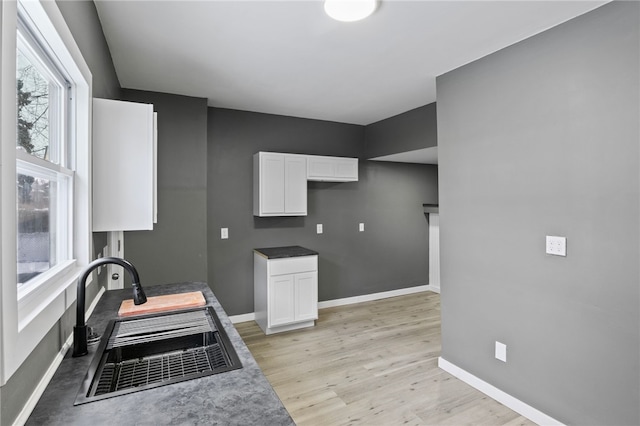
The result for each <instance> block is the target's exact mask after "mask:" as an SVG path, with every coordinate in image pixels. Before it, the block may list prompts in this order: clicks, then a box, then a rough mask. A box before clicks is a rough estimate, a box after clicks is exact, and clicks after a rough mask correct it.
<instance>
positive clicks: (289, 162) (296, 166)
mask: <svg viewBox="0 0 640 426" xmlns="http://www.w3.org/2000/svg"><path fill="white" fill-rule="evenodd" d="M284 212H285V213H287V214H298V215H303V216H304V215H306V214H307V159H306V157H304V156H300V155H285V157H284Z"/></svg>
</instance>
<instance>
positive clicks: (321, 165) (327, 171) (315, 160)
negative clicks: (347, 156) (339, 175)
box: [308, 155, 335, 180]
mask: <svg viewBox="0 0 640 426" xmlns="http://www.w3.org/2000/svg"><path fill="white" fill-rule="evenodd" d="M308 161H309V164H308V167H309V174H308V178H309V179H310V180H313V179H323V178H327V177H333V176H334V175H335V163H334V161H333V159H332V158H330V157H319V156H311V155H310V156H309V157H308Z"/></svg>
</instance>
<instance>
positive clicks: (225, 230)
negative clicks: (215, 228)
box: [220, 228, 229, 240]
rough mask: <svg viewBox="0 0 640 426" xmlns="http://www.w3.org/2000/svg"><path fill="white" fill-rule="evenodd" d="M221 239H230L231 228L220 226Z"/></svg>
mask: <svg viewBox="0 0 640 426" xmlns="http://www.w3.org/2000/svg"><path fill="white" fill-rule="evenodd" d="M220 239H222V240H227V239H229V228H220Z"/></svg>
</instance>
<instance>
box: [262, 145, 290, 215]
mask: <svg viewBox="0 0 640 426" xmlns="http://www.w3.org/2000/svg"><path fill="white" fill-rule="evenodd" d="M284 182H285V168H284V155H283V154H263V155H262V156H261V157H260V184H259V185H260V204H261V208H260V211H261V213H262V214H267V215H268V214H278V213H284V212H285V190H284V188H285V186H284Z"/></svg>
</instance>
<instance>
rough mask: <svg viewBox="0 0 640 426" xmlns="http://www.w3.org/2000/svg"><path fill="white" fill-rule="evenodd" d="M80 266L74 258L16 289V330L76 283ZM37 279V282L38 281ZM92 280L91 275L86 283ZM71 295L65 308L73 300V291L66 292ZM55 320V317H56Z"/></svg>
mask: <svg viewBox="0 0 640 426" xmlns="http://www.w3.org/2000/svg"><path fill="white" fill-rule="evenodd" d="M81 272H82V268H80V267H79V266H77V264H76V261H75V260H70V261H68V262H66V263H64V264H62V265H58V266H57V267H56V268H55V270H52V271H48V272H47V273H43V274H42V275H43V276H42V277H40V276H38V277H36V278H34V280H35V281H36V282H33V283H29V284H27V285H26V286H22V287H25V288H24V289H22V288H19V289H18V331H22V330H23V329H24V328H25V327H27V326H28V325H29V324H30V323H31V322H32V321H33V320H34V319H36V318H38V316H39V315H40V314H41V313H42V312H44V311H45V310H46V309H47V307H49V305H51V303H53V301H54V300H55V299H56V298H58V297H59V296H60V295H61V294H63V293H66V292H67V290H68V289H70V288H71V287H72V286H73V285H75V284H76V282H77V280H78V277H79V276H80V273H81ZM38 281H39V282H38ZM91 281H92V276H90V277H89V279H88V280H87V285H89V284H90V283H91ZM67 293H69V294H72V297H67V300H66V302H65V308H66V309H68V308H69V306H70V305H71V304H72V303H73V302H74V301H75V292H67ZM56 320H57V319H56Z"/></svg>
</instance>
